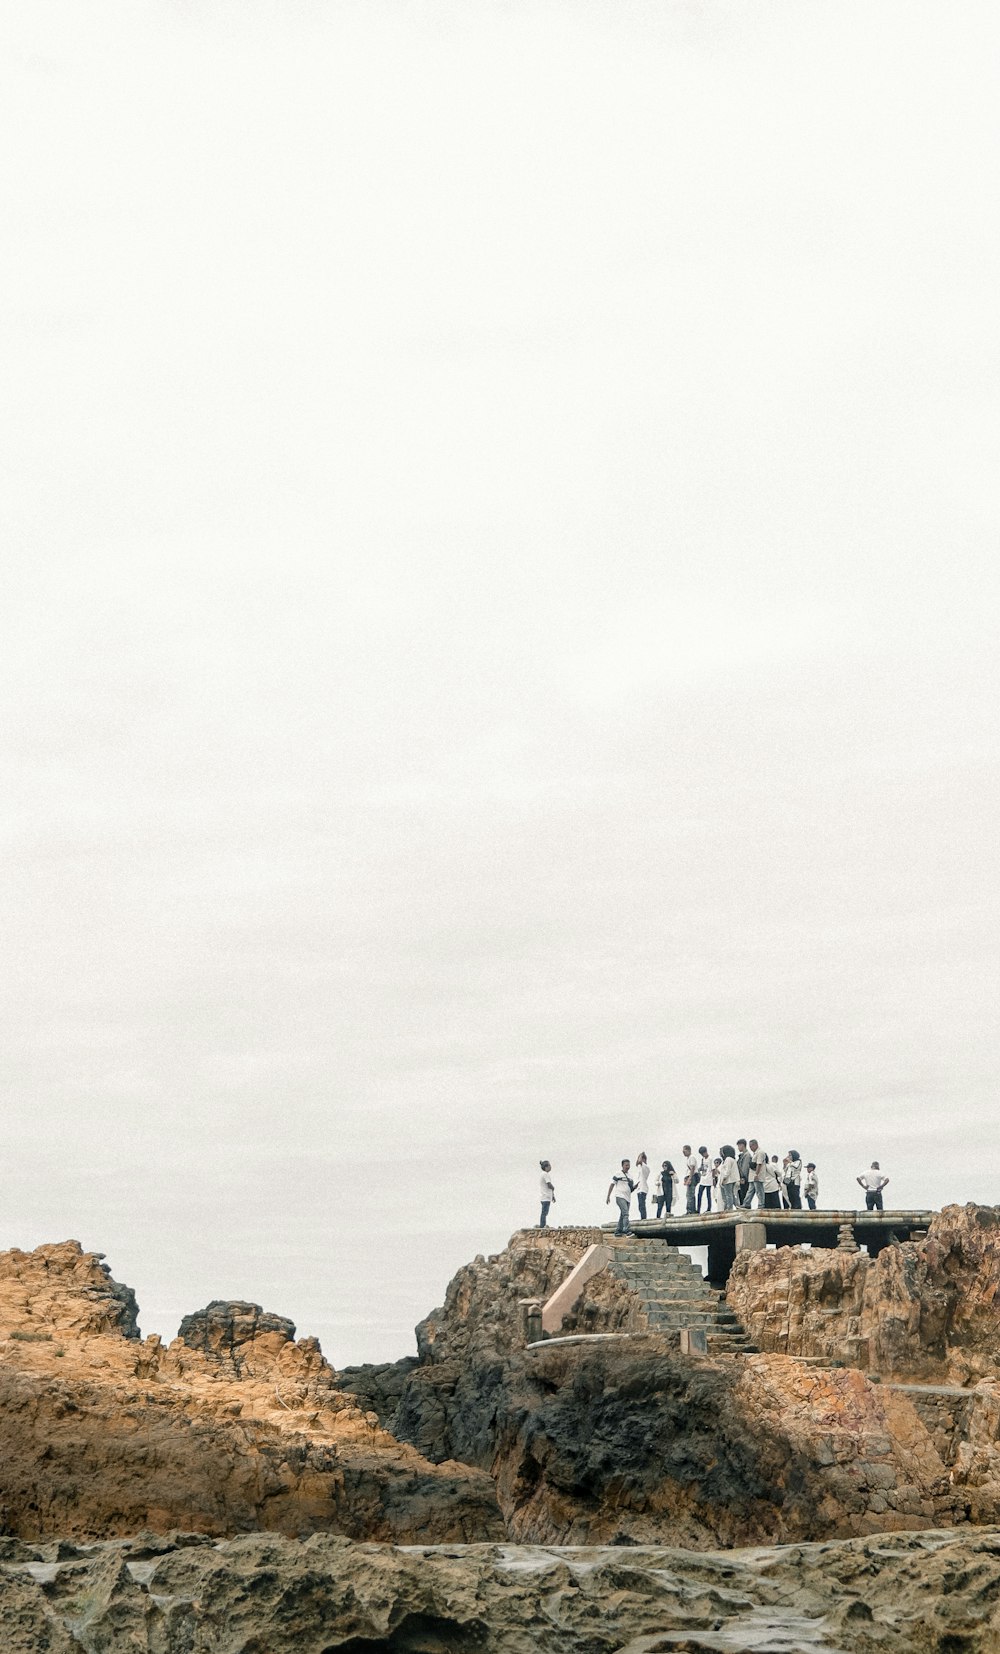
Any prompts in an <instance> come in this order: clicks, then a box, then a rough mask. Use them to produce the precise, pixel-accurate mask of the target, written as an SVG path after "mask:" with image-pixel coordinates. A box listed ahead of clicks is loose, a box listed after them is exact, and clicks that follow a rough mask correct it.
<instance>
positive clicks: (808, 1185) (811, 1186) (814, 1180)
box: [802, 1172, 819, 1200]
mask: <svg viewBox="0 0 1000 1654" xmlns="http://www.w3.org/2000/svg"><path fill="white" fill-rule="evenodd" d="M802 1193H803V1194H804V1195H806V1196H807V1197H808V1196H809V1195H811V1196H812V1198H813V1200H817V1199H818V1198H819V1178H818V1177H817V1175H816V1173H815V1172H806V1175H805V1179H804V1181H803V1184H802Z"/></svg>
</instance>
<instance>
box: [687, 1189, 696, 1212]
mask: <svg viewBox="0 0 1000 1654" xmlns="http://www.w3.org/2000/svg"><path fill="white" fill-rule="evenodd" d="M697 1199H698V1185H697V1183H689V1184H688V1186H687V1209H688V1211H689V1212H695V1211H697V1209H698V1208H697V1205H696V1202H697Z"/></svg>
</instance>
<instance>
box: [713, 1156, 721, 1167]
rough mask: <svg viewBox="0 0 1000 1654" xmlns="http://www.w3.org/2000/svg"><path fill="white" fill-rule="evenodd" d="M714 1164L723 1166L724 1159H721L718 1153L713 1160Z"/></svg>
mask: <svg viewBox="0 0 1000 1654" xmlns="http://www.w3.org/2000/svg"><path fill="white" fill-rule="evenodd" d="M712 1165H713V1166H721V1165H722V1161H721V1160H720V1159H719V1157H718V1155H716V1157H715V1159H714V1160H713V1161H712Z"/></svg>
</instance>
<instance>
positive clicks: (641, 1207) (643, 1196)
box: [635, 1189, 646, 1218]
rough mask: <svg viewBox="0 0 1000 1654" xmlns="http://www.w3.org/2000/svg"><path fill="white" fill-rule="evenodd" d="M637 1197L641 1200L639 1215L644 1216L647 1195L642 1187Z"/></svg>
mask: <svg viewBox="0 0 1000 1654" xmlns="http://www.w3.org/2000/svg"><path fill="white" fill-rule="evenodd" d="M635 1198H636V1200H637V1201H638V1202H639V1216H640V1217H641V1218H644V1217H645V1216H646V1196H645V1195H644V1194H643V1192H642V1190H641V1189H640V1190H639V1193H638V1194H637V1195H636V1197H635Z"/></svg>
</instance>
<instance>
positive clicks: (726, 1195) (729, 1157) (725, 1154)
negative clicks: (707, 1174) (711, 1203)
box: [719, 1143, 740, 1212]
mask: <svg viewBox="0 0 1000 1654" xmlns="http://www.w3.org/2000/svg"><path fill="white" fill-rule="evenodd" d="M719 1154H720V1155H721V1157H722V1164H721V1166H720V1167H719V1194H720V1196H721V1198H722V1210H723V1211H724V1212H731V1211H733V1209H734V1207H735V1205H736V1191H737V1189H738V1188H739V1183H740V1169H739V1166H738V1165H737V1164H736V1150H735V1149H734V1148H733V1147H732V1145H731V1144H729V1143H724V1144H723V1145H722V1148H721V1149H720V1150H719Z"/></svg>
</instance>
